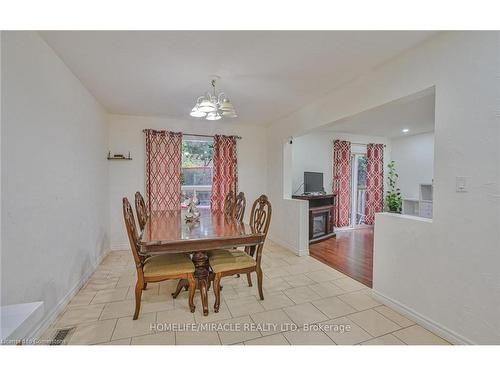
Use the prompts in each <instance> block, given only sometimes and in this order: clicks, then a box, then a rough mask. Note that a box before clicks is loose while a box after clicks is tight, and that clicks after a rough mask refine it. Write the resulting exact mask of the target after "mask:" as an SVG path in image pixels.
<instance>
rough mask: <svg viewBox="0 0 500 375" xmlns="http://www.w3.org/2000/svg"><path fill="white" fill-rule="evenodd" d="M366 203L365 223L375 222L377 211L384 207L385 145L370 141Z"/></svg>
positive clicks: (367, 153) (367, 147)
mask: <svg viewBox="0 0 500 375" xmlns="http://www.w3.org/2000/svg"><path fill="white" fill-rule="evenodd" d="M366 157H367V159H368V164H367V166H366V172H367V176H366V204H365V215H366V218H365V223H366V224H370V225H372V224H374V223H375V213H376V212H382V211H383V209H384V145H381V144H374V143H370V144H368V145H367V146H366Z"/></svg>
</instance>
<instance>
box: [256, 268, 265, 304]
mask: <svg viewBox="0 0 500 375" xmlns="http://www.w3.org/2000/svg"><path fill="white" fill-rule="evenodd" d="M255 271H256V272H257V286H258V287H259V297H260V299H261V300H262V301H263V300H264V293H263V292H262V276H263V275H262V270H261V269H260V268H257V269H256V270H255Z"/></svg>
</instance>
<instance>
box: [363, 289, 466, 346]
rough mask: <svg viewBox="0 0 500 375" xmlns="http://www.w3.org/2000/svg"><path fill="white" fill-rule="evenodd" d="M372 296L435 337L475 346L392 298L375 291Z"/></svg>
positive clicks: (453, 342)
mask: <svg viewBox="0 0 500 375" xmlns="http://www.w3.org/2000/svg"><path fill="white" fill-rule="evenodd" d="M372 296H373V298H374V299H376V300H377V301H379V302H382V303H383V304H384V305H387V306H389V307H390V308H392V309H393V310H395V311H397V312H398V313H400V314H401V315H404V316H406V317H408V318H409V319H411V320H413V321H415V322H416V323H418V324H420V325H421V326H422V327H424V328H427V329H428V330H429V331H431V332H433V333H435V334H436V335H438V336H440V337H442V338H444V339H445V340H448V341H449V342H451V343H452V344H458V345H476V343H475V342H472V341H471V340H469V339H467V338H466V337H464V336H462V335H460V334H458V333H456V332H454V331H452V330H450V329H449V328H446V327H443V326H442V325H440V324H439V323H437V322H435V321H434V320H432V319H429V318H427V317H425V316H423V315H421V314H419V313H418V312H416V311H415V310H413V309H411V308H409V307H408V306H405V305H403V304H402V303H399V302H397V301H395V300H393V299H392V298H389V297H387V296H385V295H383V294H382V293H379V292H377V291H376V290H372Z"/></svg>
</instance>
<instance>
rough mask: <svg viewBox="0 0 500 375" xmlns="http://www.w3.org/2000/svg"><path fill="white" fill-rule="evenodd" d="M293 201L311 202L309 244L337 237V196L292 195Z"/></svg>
mask: <svg viewBox="0 0 500 375" xmlns="http://www.w3.org/2000/svg"><path fill="white" fill-rule="evenodd" d="M292 198H293V199H301V200H306V201H309V243H316V242H320V241H324V240H326V239H328V238H331V237H335V235H336V234H335V230H334V226H333V218H334V208H335V204H336V198H337V194H307V195H305V194H303V195H292Z"/></svg>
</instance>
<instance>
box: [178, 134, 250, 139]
mask: <svg viewBox="0 0 500 375" xmlns="http://www.w3.org/2000/svg"><path fill="white" fill-rule="evenodd" d="M182 135H190V136H191V137H204V138H213V137H214V136H213V135H207V134H193V133H182ZM228 137H234V138H236V139H242V138H241V137H240V136H239V135H228Z"/></svg>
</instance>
